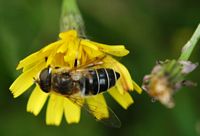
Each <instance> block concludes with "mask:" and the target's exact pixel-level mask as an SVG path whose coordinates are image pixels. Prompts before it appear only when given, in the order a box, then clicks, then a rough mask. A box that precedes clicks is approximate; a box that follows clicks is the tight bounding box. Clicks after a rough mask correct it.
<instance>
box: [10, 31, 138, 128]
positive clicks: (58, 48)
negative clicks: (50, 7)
mask: <svg viewBox="0 0 200 136" xmlns="http://www.w3.org/2000/svg"><path fill="white" fill-rule="evenodd" d="M59 37H60V39H59V40H58V41H56V42H54V43H52V44H49V45H47V46H46V47H44V48H42V49H41V50H39V51H37V52H35V53H33V54H31V55H30V56H28V57H26V58H25V59H23V60H21V61H20V63H19V65H18V66H17V70H19V69H22V70H23V73H22V74H21V75H20V76H19V77H18V78H17V79H16V80H15V81H14V82H13V84H12V85H11V87H10V90H11V92H12V93H13V95H14V97H15V98H16V97H18V96H20V95H21V94H23V93H24V92H25V91H26V90H27V89H28V88H30V87H31V86H32V85H33V84H34V79H37V78H38V74H39V73H40V72H41V71H42V70H43V69H44V68H46V67H48V66H52V67H67V68H69V69H72V68H73V67H74V65H75V63H77V62H78V64H77V65H82V64H85V63H87V61H88V60H91V59H93V58H95V57H98V56H101V55H105V54H106V57H105V58H104V59H103V60H102V61H103V64H102V67H105V68H111V69H113V70H115V71H117V72H118V73H120V78H119V80H118V81H117V83H116V85H115V86H114V87H112V88H111V89H109V91H108V93H109V94H110V95H111V96H112V97H113V98H114V99H115V100H116V101H117V102H118V103H119V104H120V105H121V106H122V107H123V108H124V109H127V108H128V106H129V105H130V104H132V103H133V99H132V97H131V96H130V94H129V92H128V91H133V90H136V91H137V92H138V93H141V89H140V87H138V85H137V84H136V83H135V82H134V81H133V80H132V78H131V76H130V74H129V72H128V70H127V69H126V67H125V66H123V65H122V64H121V63H119V62H118V61H117V60H115V59H114V58H113V57H112V56H116V57H122V56H125V55H127V54H128V53H129V51H128V50H126V49H125V47H124V46H123V45H117V46H109V45H105V44H100V43H97V42H93V41H91V40H88V39H83V38H81V37H79V35H78V33H77V31H75V30H69V31H66V32H62V33H60V34H59ZM76 60H77V61H76ZM48 97H49V100H48V105H47V111H46V123H47V124H48V125H59V124H60V123H61V120H62V116H63V113H64V116H65V118H66V121H67V122H68V123H78V122H79V120H80V113H81V112H80V111H81V107H80V106H79V105H76V104H75V103H73V102H72V101H70V100H69V99H68V98H66V97H64V96H62V95H59V94H57V93H55V92H49V93H45V92H43V91H42V90H41V89H40V87H39V86H38V85H37V84H36V86H35V88H34V90H33V92H32V94H31V96H30V98H29V100H28V104H27V111H28V112H32V113H33V114H34V115H38V114H39V112H40V111H41V109H42V107H43V106H44V104H45V102H46V101H47V99H48ZM83 99H85V101H84V102H86V103H88V104H93V105H95V106H96V107H97V109H96V110H98V106H100V105H98V104H97V103H94V101H95V100H98V101H100V103H101V104H103V105H105V107H106V105H107V104H106V101H105V99H104V96H103V94H102V93H100V94H98V95H95V96H93V97H87V98H84V97H83ZM99 110H100V109H99ZM101 110H104V111H101V112H107V111H106V110H107V109H101Z"/></svg>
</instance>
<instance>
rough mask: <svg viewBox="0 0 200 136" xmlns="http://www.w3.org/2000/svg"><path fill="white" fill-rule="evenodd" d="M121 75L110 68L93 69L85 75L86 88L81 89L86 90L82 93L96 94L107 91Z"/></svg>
mask: <svg viewBox="0 0 200 136" xmlns="http://www.w3.org/2000/svg"><path fill="white" fill-rule="evenodd" d="M119 77H120V74H119V73H118V72H116V71H114V70H113V69H110V68H99V69H92V70H90V71H89V72H88V75H87V77H85V82H84V84H85V89H84V88H81V90H84V92H82V94H83V93H84V95H91V94H92V95H96V94H99V93H101V92H105V91H107V90H108V89H109V88H111V87H113V86H114V85H115V84H116V82H117V80H118V79H119ZM82 87H83V86H82Z"/></svg>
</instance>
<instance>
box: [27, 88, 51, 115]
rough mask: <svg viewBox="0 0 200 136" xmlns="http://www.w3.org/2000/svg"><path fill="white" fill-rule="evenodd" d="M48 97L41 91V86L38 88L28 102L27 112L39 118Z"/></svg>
mask: <svg viewBox="0 0 200 136" xmlns="http://www.w3.org/2000/svg"><path fill="white" fill-rule="evenodd" d="M47 97H48V94H47V93H44V92H43V91H41V90H40V87H39V86H36V87H35V89H34V90H33V92H32V94H31V96H30V98H29V100H28V104H27V111H28V112H31V113H33V114H34V115H35V116H37V115H38V114H39V113H40V111H41V109H42V107H43V106H44V104H45V102H46V100H47Z"/></svg>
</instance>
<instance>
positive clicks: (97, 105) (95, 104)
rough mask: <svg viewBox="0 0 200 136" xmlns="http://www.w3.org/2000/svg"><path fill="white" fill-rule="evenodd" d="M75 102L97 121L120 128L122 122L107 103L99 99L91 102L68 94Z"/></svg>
mask: <svg viewBox="0 0 200 136" xmlns="http://www.w3.org/2000/svg"><path fill="white" fill-rule="evenodd" d="M66 97H67V98H68V99H69V100H71V101H72V102H73V103H74V104H76V105H78V106H80V107H82V108H83V109H84V110H85V111H87V113H89V115H91V116H92V117H94V118H95V120H96V121H99V122H102V123H103V124H105V125H106V126H109V127H115V128H120V127H121V122H120V120H119V119H118V117H117V115H116V114H115V113H114V112H113V111H112V109H111V108H109V107H108V106H107V105H105V104H102V103H101V102H99V101H98V100H92V102H90V103H86V102H84V99H85V98H83V97H80V96H66Z"/></svg>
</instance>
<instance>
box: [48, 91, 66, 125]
mask: <svg viewBox="0 0 200 136" xmlns="http://www.w3.org/2000/svg"><path fill="white" fill-rule="evenodd" d="M63 103H64V97H63V96H59V95H57V94H53V93H52V94H51V95H50V99H49V102H48V105H47V112H46V124H47V125H56V126H59V125H60V123H61V120H62V116H63V111H64V104H63Z"/></svg>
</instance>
